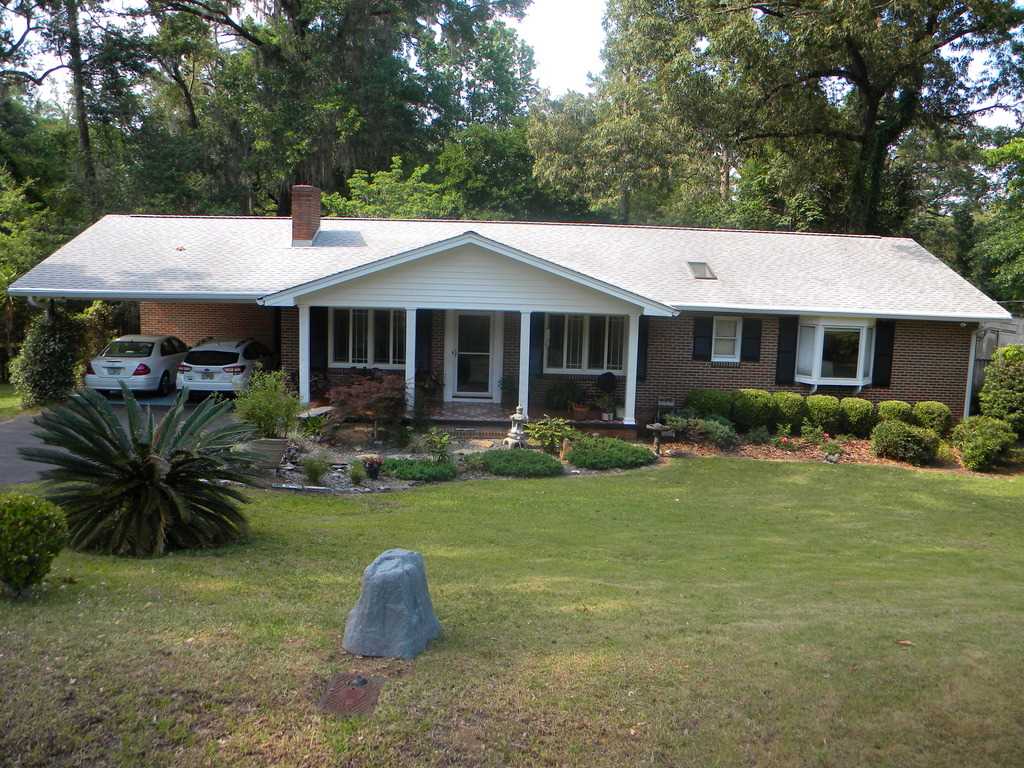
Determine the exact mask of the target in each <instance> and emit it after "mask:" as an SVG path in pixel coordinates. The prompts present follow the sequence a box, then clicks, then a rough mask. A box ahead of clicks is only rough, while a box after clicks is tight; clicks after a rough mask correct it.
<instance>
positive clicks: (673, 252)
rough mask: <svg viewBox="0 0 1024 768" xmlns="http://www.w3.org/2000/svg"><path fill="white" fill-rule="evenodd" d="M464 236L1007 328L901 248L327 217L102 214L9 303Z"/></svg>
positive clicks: (686, 281) (202, 278)
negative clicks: (697, 269) (306, 230)
mask: <svg viewBox="0 0 1024 768" xmlns="http://www.w3.org/2000/svg"><path fill="white" fill-rule="evenodd" d="M469 231H473V232H477V233H479V234H480V235H482V236H484V237H486V238H490V239H492V240H496V241H498V242H499V243H502V244H504V245H507V246H510V247H512V248H516V249H518V250H521V251H525V252H527V253H529V254H532V255H533V256H536V257H538V258H541V259H545V260H547V261H550V262H552V263H554V264H557V265H559V266H562V267H565V268H568V269H571V270H575V271H577V272H580V273H583V274H584V275H587V276H589V277H591V278H594V279H597V280H600V281H603V282H606V283H609V284H612V285H615V286H618V287H620V288H622V289H624V290H627V291H630V292H632V293H635V294H639V295H641V296H644V297H647V298H649V299H651V300H652V301H655V302H660V303H662V304H666V305H670V306H673V307H677V308H681V309H700V308H709V309H710V308H715V309H736V310H749V311H773V310H775V311H791V312H804V313H807V312H812V311H815V312H820V313H823V314H842V313H844V312H847V313H857V314H864V313H873V314H877V315H879V316H885V315H896V316H920V317H949V318H956V319H986V318H1004V317H1008V314H1007V313H1006V312H1005V310H1003V309H1002V308H1001V307H1000V306H999V305H998V304H996V303H995V302H993V301H992V300H991V299H989V298H988V297H986V296H985V295H984V294H983V293H981V292H980V291H979V290H978V289H976V288H975V287H974V286H972V285H971V284H970V283H968V282H967V281H966V280H964V279H963V278H961V277H960V276H959V275H957V274H956V273H955V272H954V271H953V270H951V269H950V268H949V267H947V266H946V265H945V264H943V263H942V262H941V261H940V260H939V259H937V258H936V257H934V256H932V255H931V254H930V253H928V251H926V250H925V249H924V248H922V247H921V246H920V245H918V244H917V243H916V242H914V241H913V240H910V239H906V238H892V237H855V236H846V235H818V234H802V233H784V232H751V231H737V230H710V229H685V228H677V227H646V226H631V227H626V226H614V225H592V224H547V223H543V224H542V223H518V222H468V221H394V220H378V219H324V220H323V222H322V225H321V231H320V234H319V235H318V237H317V240H316V243H315V245H314V246H312V247H307V248H292V247H291V221H290V219H282V218H256V217H187V216H180V217H179V216H106V217H104V218H103V219H101V220H100V221H99V222H97V223H96V224H95V225H93V226H92V227H90V228H89V229H87V230H86V231H85V232H83V233H82V234H80V235H79V236H78V237H76V238H75V239H74V240H72V241H71V242H69V243H67V244H66V245H65V246H63V247H62V248H60V249H59V250H58V251H57V252H56V253H54V254H53V255H52V256H50V257H49V258H48V259H46V260H45V261H44V262H42V263H41V264H39V265H38V266H36V267H35V268H34V269H32V270H31V271H30V272H28V273H27V274H26V275H24V276H23V277H21V278H20V279H19V280H18V281H17V282H16V283H15V284H14V286H12V293H15V294H18V295H80V296H95V297H98V298H107V297H113V296H124V297H126V298H135V297H146V296H150V295H152V296H162V295H166V296H168V297H171V296H174V297H182V298H183V297H188V296H194V297H195V298H201V297H206V298H211V299H212V298H218V297H220V298H246V297H251V298H256V297H262V296H266V295H269V294H272V293H276V292H278V291H282V290H286V289H288V288H291V287H294V286H297V285H301V284H303V283H306V282H310V281H313V280H317V279H320V278H323V277H325V276H328V275H332V274H335V273H339V272H344V271H346V270H348V269H352V268H355V267H359V266H363V265H365V264H369V263H372V262H374V261H377V260H379V259H383V258H386V257H389V256H393V255H395V254H399V253H404V252H406V251H410V250H413V249H416V248H420V247H423V246H427V245H430V244H432V243H436V242H437V241H440V240H445V239H448V238H452V237H456V236H458V235H461V234H463V233H466V232H469ZM688 261H704V262H707V263H708V264H709V265H710V267H711V269H712V270H713V271H714V273H715V275H716V276H717V279H716V280H697V279H695V278H694V276H693V274H692V273H691V271H690V269H689V267H688V266H687V262H688Z"/></svg>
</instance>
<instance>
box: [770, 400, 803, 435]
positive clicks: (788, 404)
mask: <svg viewBox="0 0 1024 768" xmlns="http://www.w3.org/2000/svg"><path fill="white" fill-rule="evenodd" d="M772 403H773V405H774V406H775V421H776V424H778V425H779V426H783V425H785V426H788V427H789V429H790V432H791V433H793V432H796V431H798V430H799V429H800V425H801V424H803V423H804V419H805V418H806V416H807V405H806V403H805V402H804V396H803V395H801V394H800V393H799V392H773V393H772Z"/></svg>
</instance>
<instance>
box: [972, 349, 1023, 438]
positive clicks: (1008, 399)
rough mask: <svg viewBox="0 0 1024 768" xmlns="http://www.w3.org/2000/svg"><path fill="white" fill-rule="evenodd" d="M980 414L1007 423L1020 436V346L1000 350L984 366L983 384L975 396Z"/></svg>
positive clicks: (1021, 428) (1021, 382)
mask: <svg viewBox="0 0 1024 768" xmlns="http://www.w3.org/2000/svg"><path fill="white" fill-rule="evenodd" d="M978 399H979V400H980V401H981V412H982V414H983V415H985V416H992V417H993V418H996V419H1002V420H1003V421H1005V422H1007V423H1008V424H1009V425H1010V427H1011V428H1012V429H1013V431H1014V432H1017V433H1018V434H1021V433H1024V345H1021V344H1011V345H1010V346H1007V347H1000V348H999V349H997V350H996V351H995V352H994V353H993V354H992V359H991V360H990V361H989V363H988V365H986V366H985V383H984V384H982V386H981V392H979V393H978Z"/></svg>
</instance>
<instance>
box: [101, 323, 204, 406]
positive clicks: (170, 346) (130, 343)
mask: <svg viewBox="0 0 1024 768" xmlns="http://www.w3.org/2000/svg"><path fill="white" fill-rule="evenodd" d="M187 353H188V347H187V346H186V345H185V342H183V341H182V340H181V339H179V338H177V337H175V336H122V337H120V338H119V339H115V340H114V341H112V342H110V344H108V345H107V348H106V349H104V350H103V351H102V352H101V353H100V354H99V356H98V357H95V358H93V359H92V360H90V361H89V363H88V364H87V365H86V368H85V386H87V387H88V388H89V389H95V390H97V391H99V392H105V393H109V392H120V391H121V383H122V382H124V383H125V384H126V385H127V386H128V389H130V390H132V391H142V392H156V393H157V394H159V395H167V394H169V393H170V392H171V391H172V390H173V389H174V382H175V377H176V375H177V372H178V365H179V364H180V363H181V361H182V360H184V359H185V355H186V354H187Z"/></svg>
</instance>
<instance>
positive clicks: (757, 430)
mask: <svg viewBox="0 0 1024 768" xmlns="http://www.w3.org/2000/svg"><path fill="white" fill-rule="evenodd" d="M771 439H772V433H771V430H770V429H768V427H754V428H753V429H752V430H750V431H749V432H748V433H747V442H748V443H751V444H753V445H764V444H765V443H768V442H770V441H771Z"/></svg>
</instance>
